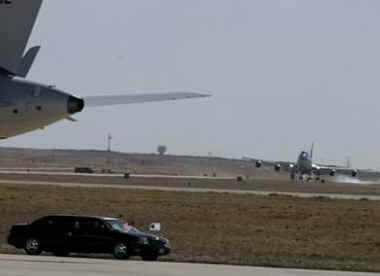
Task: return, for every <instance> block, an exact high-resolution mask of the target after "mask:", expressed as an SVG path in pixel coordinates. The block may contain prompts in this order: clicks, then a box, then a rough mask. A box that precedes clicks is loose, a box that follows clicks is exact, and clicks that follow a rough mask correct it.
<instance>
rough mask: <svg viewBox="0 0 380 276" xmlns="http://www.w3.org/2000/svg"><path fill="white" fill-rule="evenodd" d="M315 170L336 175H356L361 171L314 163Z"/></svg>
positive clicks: (319, 172)
mask: <svg viewBox="0 0 380 276" xmlns="http://www.w3.org/2000/svg"><path fill="white" fill-rule="evenodd" d="M313 168H314V171H315V172H316V171H317V172H318V174H319V175H330V176H334V175H337V174H341V175H347V176H352V177H355V176H357V175H358V173H359V171H358V170H357V169H354V168H345V167H339V166H324V165H313Z"/></svg>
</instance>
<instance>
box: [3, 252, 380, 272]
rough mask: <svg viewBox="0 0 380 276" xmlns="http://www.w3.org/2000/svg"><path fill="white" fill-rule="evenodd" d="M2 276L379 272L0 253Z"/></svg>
mask: <svg viewBox="0 0 380 276" xmlns="http://www.w3.org/2000/svg"><path fill="white" fill-rule="evenodd" d="M0 275H1V276H20V275H28V276H45V275H46V276H51V275H54V276H69V275H70V276H72V275H81V276H93V275H109V276H112V275H128V276H129V275H133V276H178V275H183V276H194V275H197V276H203V275H207V276H230V275H239V276H245V275H247V276H252V275H255V276H301V275H302V276H304V275H305V276H317V275H320V276H343V275H346V276H372V275H373V276H375V275H379V274H376V273H362V272H357V273H354V272H340V271H320V270H300V269H282V268H264V267H249V266H226V265H208V264H185V263H164V262H142V261H117V260H111V259H110V260H104V259H93V258H92V259H85V258H64V257H63V258H58V257H50V256H27V255H0Z"/></svg>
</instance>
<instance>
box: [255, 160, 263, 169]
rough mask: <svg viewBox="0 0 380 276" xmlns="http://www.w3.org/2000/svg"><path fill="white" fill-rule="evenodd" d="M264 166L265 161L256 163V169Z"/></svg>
mask: <svg viewBox="0 0 380 276" xmlns="http://www.w3.org/2000/svg"><path fill="white" fill-rule="evenodd" d="M262 165H263V161H261V160H257V161H256V163H255V166H256V168H260V167H261V166H262Z"/></svg>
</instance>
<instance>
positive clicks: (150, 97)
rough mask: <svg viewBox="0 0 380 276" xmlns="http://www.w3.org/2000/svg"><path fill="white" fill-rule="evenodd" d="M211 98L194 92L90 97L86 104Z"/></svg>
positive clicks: (86, 99) (91, 105) (90, 105)
mask: <svg viewBox="0 0 380 276" xmlns="http://www.w3.org/2000/svg"><path fill="white" fill-rule="evenodd" d="M203 97H210V95H206V94H199V93H194V92H171V93H149V94H124V95H111V96H90V97H84V98H83V100H84V104H85V106H87V107H93V106H106V105H121V104H132V103H144V102H159V101H170V100H181V99H191V98H203Z"/></svg>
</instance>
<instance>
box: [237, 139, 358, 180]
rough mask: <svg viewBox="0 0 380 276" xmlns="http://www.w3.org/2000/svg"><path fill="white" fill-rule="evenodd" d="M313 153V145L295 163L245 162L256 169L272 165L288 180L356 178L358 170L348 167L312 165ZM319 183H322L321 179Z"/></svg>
mask: <svg viewBox="0 0 380 276" xmlns="http://www.w3.org/2000/svg"><path fill="white" fill-rule="evenodd" d="M313 151H314V143H313V144H312V146H311V150H310V153H309V152H307V151H301V153H300V154H299V155H298V159H297V161H296V162H284V161H279V162H275V161H264V160H261V159H255V158H249V157H248V158H247V157H244V159H245V160H247V161H250V162H254V163H255V166H256V168H260V167H262V165H263V164H267V165H273V167H274V170H275V171H277V172H279V171H280V170H281V169H284V170H286V171H289V173H290V178H291V179H293V180H295V179H300V180H312V179H313V178H314V179H315V180H316V181H318V180H320V177H321V176H322V175H329V176H335V175H336V174H343V175H348V176H351V177H357V176H358V173H359V172H358V170H357V169H352V168H349V167H339V166H326V165H320V164H316V163H313ZM321 181H324V180H323V179H322V180H321Z"/></svg>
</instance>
